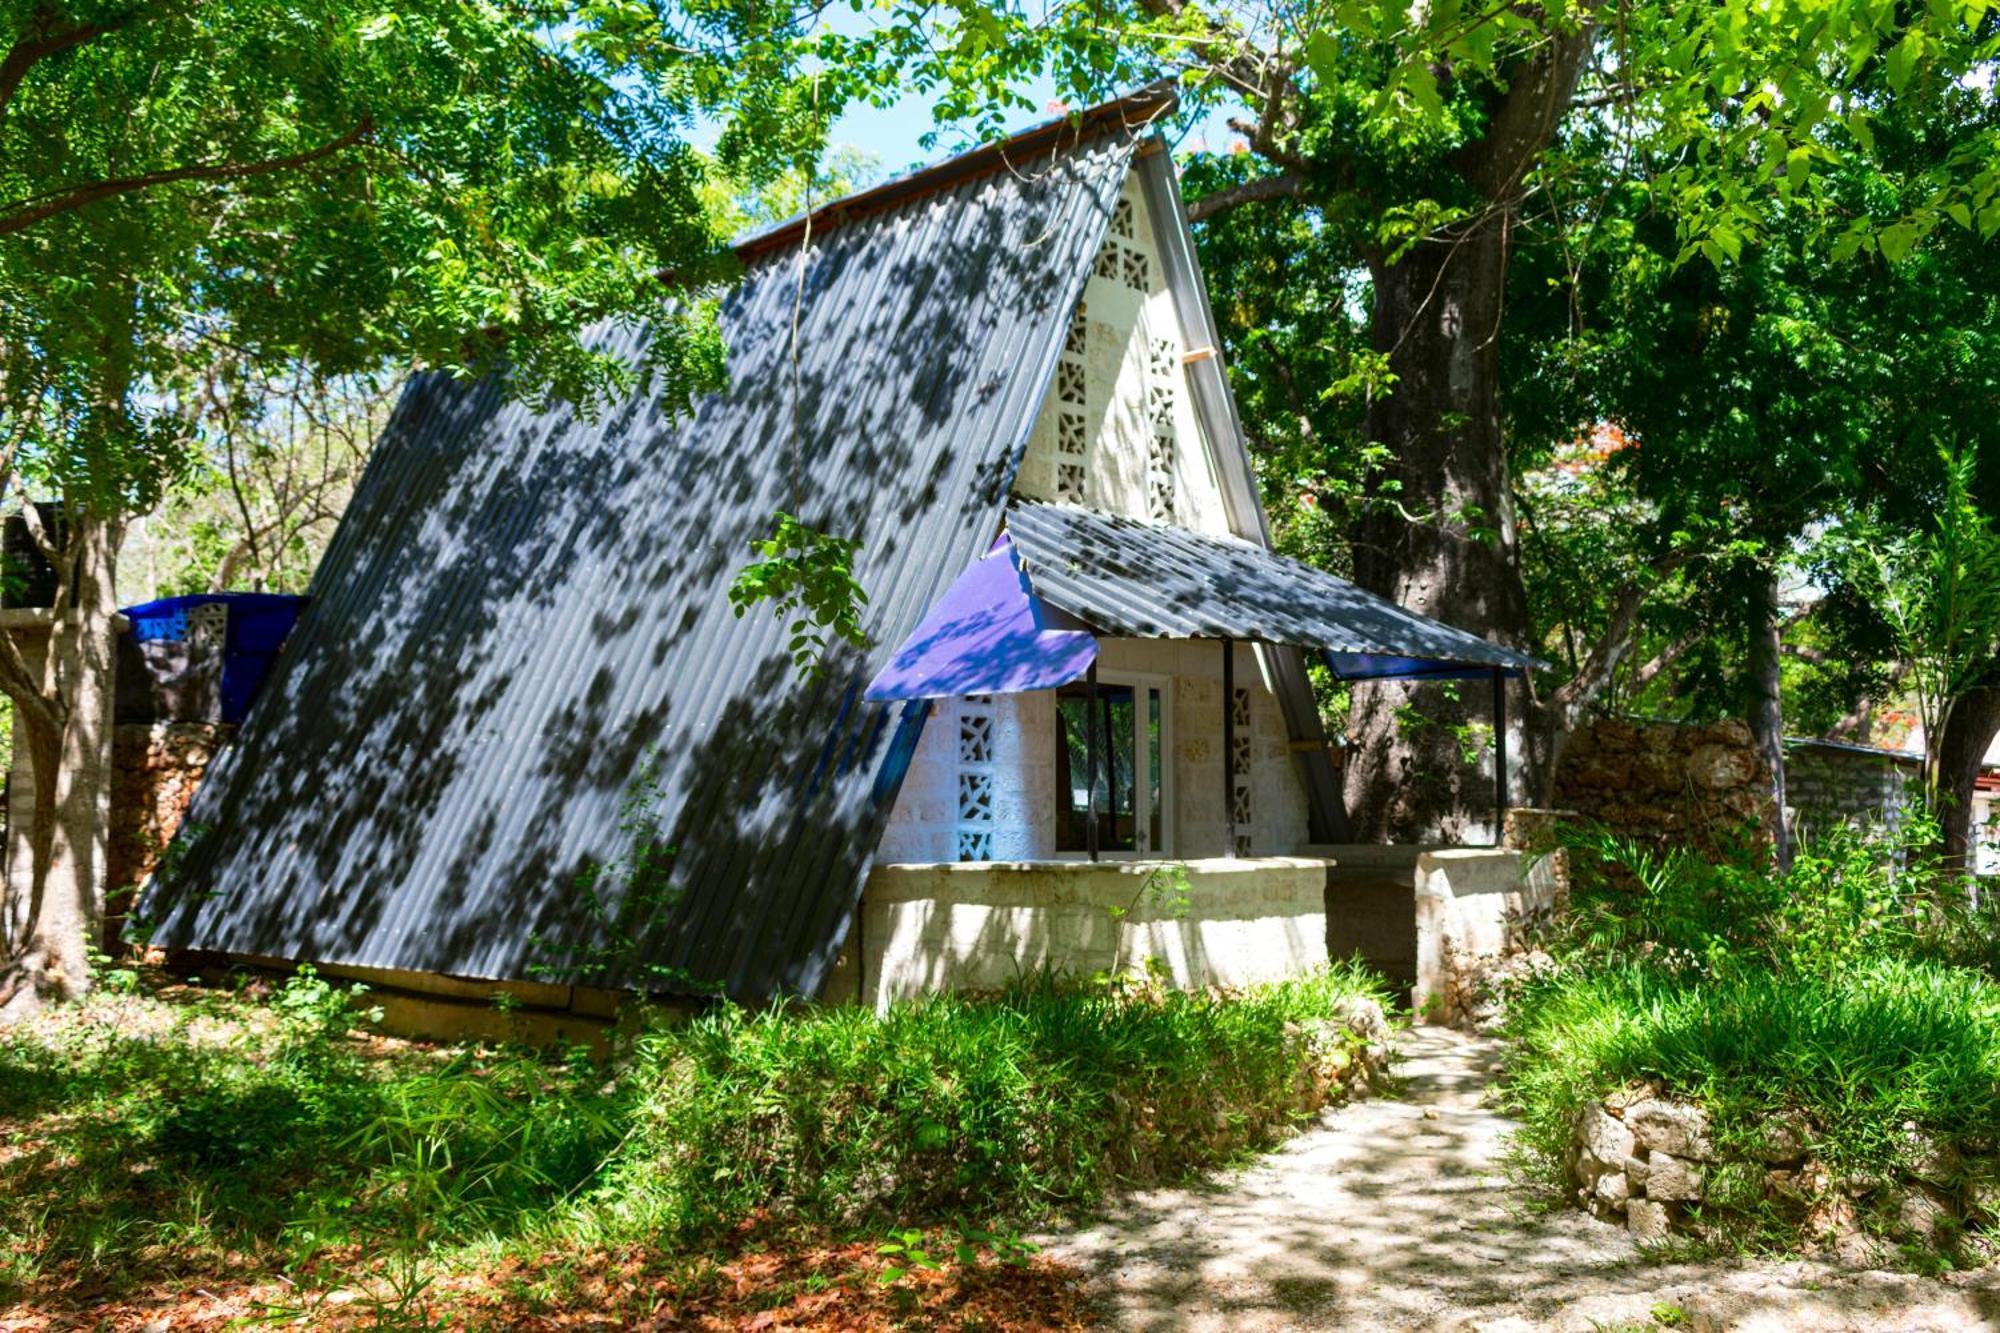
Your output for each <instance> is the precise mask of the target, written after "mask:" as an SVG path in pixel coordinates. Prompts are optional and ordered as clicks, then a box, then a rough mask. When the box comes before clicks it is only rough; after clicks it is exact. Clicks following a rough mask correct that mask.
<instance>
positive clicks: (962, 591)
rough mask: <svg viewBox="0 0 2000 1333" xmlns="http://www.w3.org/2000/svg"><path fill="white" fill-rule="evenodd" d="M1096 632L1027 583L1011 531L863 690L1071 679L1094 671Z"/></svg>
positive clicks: (957, 691) (1010, 689)
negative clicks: (1037, 592) (1044, 600)
mask: <svg viewBox="0 0 2000 1333" xmlns="http://www.w3.org/2000/svg"><path fill="white" fill-rule="evenodd" d="M1096 656H1097V639H1096V637H1095V636H1094V635H1093V634H1092V633H1091V632H1090V630H1089V629H1088V628H1086V627H1084V625H1083V622H1082V621H1080V620H1078V619H1076V617H1074V616H1071V615H1069V614H1067V613H1065V612H1062V611H1058V610H1057V609H1056V608H1054V607H1052V606H1049V605H1048V604H1047V603H1045V602H1043V601H1042V599H1041V598H1039V597H1037V596H1035V593H1034V590H1033V589H1031V588H1030V587H1029V586H1028V576H1027V575H1026V574H1024V573H1022V572H1021V559H1020V557H1019V556H1018V555H1016V554H1015V552H1014V543H1013V542H1012V541H1011V540H1010V539H1008V538H1007V537H1006V536H1004V535H1003V536H1002V537H1001V538H1000V540H999V541H997V542H995V543H993V548H992V549H991V550H990V551H988V552H987V553H986V554H985V555H983V556H981V557H980V558H979V559H977V560H975V561H973V562H972V564H971V565H970V566H968V567H967V568H966V571H965V572H964V573H963V574H960V575H959V576H958V581H957V582H955V583H953V584H952V585H951V587H950V588H948V589H947V590H946V591H945V594H944V596H943V597H940V598H939V599H938V600H937V602H936V603H935V604H934V605H932V607H931V609H930V612H929V613H928V614H927V615H925V616H924V620H923V623H922V624H920V625H918V626H917V628H916V629H915V631H914V632H912V633H911V635H910V637H909V638H907V639H905V640H903V642H902V643H901V644H900V645H899V646H898V647H897V649H896V651H895V652H894V653H893V654H891V656H890V658H889V665H888V666H887V667H885V668H883V670H882V673H881V674H880V675H878V676H876V677H875V679H874V680H872V681H870V682H869V683H868V690H867V693H866V695H865V696H864V697H866V698H868V699H872V700H875V701H877V702H882V701H887V700H892V699H941V698H947V697H953V696H958V695H966V694H1019V693H1021V692H1023V691H1025V690H1048V689H1054V688H1055V687H1056V686H1058V685H1063V684H1067V683H1068V682H1069V681H1072V680H1075V679H1076V678H1077V677H1079V676H1081V675H1082V674H1083V673H1084V672H1085V671H1087V670H1089V668H1090V664H1091V661H1092V660H1093V659H1095V658H1096Z"/></svg>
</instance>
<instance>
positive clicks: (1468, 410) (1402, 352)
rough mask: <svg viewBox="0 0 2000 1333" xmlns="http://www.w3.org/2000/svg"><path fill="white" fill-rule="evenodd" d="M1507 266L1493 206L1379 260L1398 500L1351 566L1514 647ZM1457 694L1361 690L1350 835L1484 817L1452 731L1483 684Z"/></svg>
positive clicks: (1378, 428) (1444, 827) (1382, 409)
mask: <svg viewBox="0 0 2000 1333" xmlns="http://www.w3.org/2000/svg"><path fill="white" fill-rule="evenodd" d="M1506 276H1507V226H1506V223H1505V220H1504V219H1503V218H1502V217H1498V216H1492V217H1488V218H1487V219H1486V220H1484V221H1482V222H1479V223H1475V224H1474V225H1472V226H1471V227H1470V228H1468V229H1467V230H1466V231H1465V232H1464V233H1462V234H1460V235H1458V236H1456V237H1454V238H1450V239H1446V240H1436V241H1432V242H1430V243H1428V244H1425V245H1422V246H1419V247H1417V248H1416V249H1415V250H1413V251H1412V252H1411V253H1410V254H1408V255H1406V256H1404V257H1403V258H1402V259H1401V260H1400V261H1399V262H1398V263H1396V264H1393V265H1388V264H1377V265H1375V266H1374V279H1375V314H1374V342H1375V345H1376V347H1377V348H1378V349H1380V350H1382V351H1385V352H1388V353H1389V354H1390V365H1391V367H1392V368H1393V370H1394V372H1395V374H1396V385H1395V388H1394V390H1393V391H1392V392H1391V393H1390V394H1388V395H1386V396H1384V397H1381V398H1378V399H1377V400H1376V401H1375V402H1374V403H1373V404H1372V405H1371V407H1370V411H1369V421H1368V425H1369V435H1370V437H1371V438H1373V439H1375V440H1376V441H1378V442H1380V443H1382V444H1384V445H1387V446H1388V448H1389V450H1390V452H1391V454H1392V458H1393V461H1392V462H1391V464H1390V465H1389V468H1388V471H1387V474H1386V475H1385V477H1384V478H1383V480H1384V481H1385V482H1388V483H1392V488H1391V489H1389V490H1388V491H1387V492H1386V494H1385V496H1384V500H1385V501H1389V500H1393V503H1387V502H1385V503H1381V504H1376V505H1372V506H1370V507H1369V509H1368V510H1367V513H1366V516H1365V517H1364V518H1363V519H1362V521H1361V523H1360V524H1359V527H1358V530H1357V532H1356V533H1355V535H1354V572H1355V579H1356V582H1358V583H1360V584H1361V586H1363V587H1364V588H1368V589H1369V590H1371V591H1373V592H1378V593H1380V594H1382V595H1383V596H1384V597H1387V598H1389V599H1390V600H1391V601H1394V602H1397V603H1400V604H1401V605H1403V606H1407V607H1409V608H1410V609H1412V610H1414V611H1419V612H1422V613H1423V614H1424V615H1427V616H1431V617H1433V618H1434V619H1437V620H1442V621H1444V622H1445V623H1446V624H1450V625H1459V626H1462V627H1464V628H1467V629H1471V630H1473V631H1474V632H1477V633H1484V634H1486V635H1488V636H1489V637H1492V638H1495V639H1498V640H1500V641H1502V642H1505V643H1510V644H1516V645H1518V644H1524V643H1526V642H1527V640H1528V636H1529V625H1528V603H1527V594H1526V592H1525V590H1524V588H1523V586H1522V583H1521V570H1520V564H1519V553H1518V550H1517V546H1516V541H1515V531H1514V516H1513V506H1512V501H1511V498H1510V492H1509V485H1508V475H1507V458H1506V450H1505V445H1504V442H1503V440H1502V438H1501V433H1500V392H1499V391H1500V346H1499V337H1498V335H1499V329H1500V315H1501V298H1502V294H1503V292H1504V289H1505V285H1506ZM1480 529H1484V530H1485V531H1484V532H1481V531H1479V530H1480ZM1457 693H1459V691H1458V690H1457V689H1455V688H1454V687H1451V686H1438V685H1408V684H1402V683H1384V684H1379V685H1361V686H1357V687H1356V689H1355V704H1354V714H1353V719H1352V723H1351V735H1352V739H1353V743H1354V744H1355V746H1356V753H1355V755H1354V758H1353V760H1352V761H1351V762H1350V763H1349V765H1348V786H1347V801H1348V809H1349V811H1350V814H1351V818H1352V820H1353V823H1354V829H1355V832H1356V834H1357V835H1358V836H1361V837H1363V838H1365V839H1374V840H1390V841H1399V842H1411V841H1418V840H1430V839H1433V838H1442V839H1444V840H1447V841H1449V840H1454V839H1458V838H1461V837H1463V836H1465V835H1466V833H1467V832H1468V830H1467V828H1466V824H1467V823H1468V822H1469V821H1471V820H1474V819H1479V820H1482V821H1483V819H1484V818H1485V817H1486V815H1485V811H1484V806H1485V805H1487V804H1489V803H1490V802H1488V801H1486V800H1482V799H1481V797H1482V796H1483V795H1484V794H1485V793H1487V792H1490V791H1491V790H1492V787H1491V784H1490V781H1487V780H1483V779H1477V775H1476V773H1475V771H1474V770H1473V769H1472V768H1471V767H1470V766H1469V765H1467V764H1466V763H1465V762H1464V759H1463V757H1462V754H1461V749H1460V740H1459V728H1461V727H1463V726H1464V725H1466V724H1467V723H1469V722H1471V721H1473V720H1475V719H1479V718H1483V715H1484V713H1485V700H1484V693H1483V692H1482V691H1480V690H1477V689H1474V688H1472V687H1467V689H1466V691H1465V697H1464V698H1463V699H1454V698H1453V697H1452V696H1453V695H1455V694H1457ZM1475 696H1477V697H1475Z"/></svg>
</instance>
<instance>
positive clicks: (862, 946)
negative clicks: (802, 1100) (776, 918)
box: [823, 856, 1329, 1011]
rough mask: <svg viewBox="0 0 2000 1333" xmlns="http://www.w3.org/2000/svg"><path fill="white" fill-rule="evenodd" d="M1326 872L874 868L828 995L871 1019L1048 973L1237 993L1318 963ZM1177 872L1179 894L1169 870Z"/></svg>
mask: <svg viewBox="0 0 2000 1333" xmlns="http://www.w3.org/2000/svg"><path fill="white" fill-rule="evenodd" d="M1328 864H1329V863H1328V862H1326V861H1324V860H1319V859H1315V858H1310V857H1293V856H1273V857H1258V858H1255V859H1249V860H1242V859H1233V858H1228V859H1215V860H1199V861H1190V862H1187V863H1186V864H1185V866H1184V867H1179V866H1177V864H1176V863H1173V862H1157V861H1155V862H1148V861H1100V862H1097V863H1095V864H1093V863H1090V862H1087V861H1012V862H1010V861H989V862H960V863H950V862H947V863H939V864H934V865H886V866H877V867H876V868H875V869H874V871H873V872H872V873H871V874H870V875H869V876H868V883H867V886H866V888H865V889H864V891H863V893H862V899H861V910H860V913H859V915H858V916H857V918H856V920H855V923H854V925H853V928H852V929H851V931H850V933H849V935H848V939H847V949H846V952H845V953H844V954H843V956H842V958H841V960H840V963H839V965H838V966H837V967H836V969H835V972H834V975H833V977H832V978H831V979H830V980H829V981H828V983H827V987H826V990H825V993H824V996H823V998H824V999H826V1000H828V1001H830V1002H835V1003H841V1002H852V1003H858V1004H863V1005H867V1006H868V1007H870V1008H873V1009H875V1010H877V1011H880V1010H883V1009H885V1008H887V1006H888V1005H889V1004H890V1003H892V1002H893V1001H896V1000H899V999H908V998H912V997H915V996H919V995H926V994H931V993H934V992H938V991H994V990H1000V989H1002V988H1004V987H1006V986H1008V985H1011V984H1012V983H1013V982H1015V981H1017V980H1019V979H1020V978H1023V977H1032V976H1034V975H1036V974H1037V973H1040V972H1043V971H1045V970H1046V971H1050V972H1054V973H1058V974H1062V975H1067V976H1070V977H1073V978H1087V977H1090V976H1092V975H1095V974H1098V973H1111V974H1122V973H1129V972H1144V971H1149V970H1150V971H1155V972H1157V973H1158V974H1159V975H1160V976H1161V977H1162V979H1163V980H1165V981H1167V982H1168V983H1169V984H1171V985H1174V986H1180V987H1187V988H1199V987H1205V986H1245V985H1251V984H1254V983H1257V982H1264V981H1276V980H1279V979H1281V978H1284V977H1289V976H1296V975H1298V974H1299V973H1301V972H1304V971H1307V970H1308V969H1310V968H1313V967H1316V966H1319V965H1321V964H1323V963H1325V962H1326V960H1327V955H1326V878H1327V869H1328ZM1176 869H1184V870H1185V872H1186V881H1185V883H1186V889H1185V892H1184V893H1183V892H1182V891H1181V890H1180V889H1179V888H1178V887H1177V886H1176V883H1175V880H1174V878H1173V872H1174V871H1175V870H1176Z"/></svg>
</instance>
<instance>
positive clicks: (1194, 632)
mask: <svg viewBox="0 0 2000 1333" xmlns="http://www.w3.org/2000/svg"><path fill="white" fill-rule="evenodd" d="M1007 531H1008V532H1009V533H1010V534H1011V535H1012V537H1013V539H1014V546H1015V549H1016V550H1018V551H1019V552H1020V553H1021V561H1022V565H1023V567H1024V568H1025V569H1026V571H1027V574H1028V582H1029V583H1030V584H1031V585H1032V586H1033V587H1034V590H1035V592H1036V594H1037V595H1038V596H1040V597H1042V598H1043V599H1045V600H1046V601H1048V602H1049V603H1050V604H1051V605H1053V606H1056V607H1058V608H1060V609H1061V610H1064V611H1067V612H1069V613H1070V614H1071V615H1074V616H1077V617H1078V618H1080V619H1082V620H1085V621H1088V622H1089V623H1090V624H1092V625H1094V626H1096V627H1097V628H1098V629H1099V630H1101V631H1104V632H1107V633H1111V634H1116V635H1122V636H1125V637H1130V638H1137V639H1242V640H1245V641H1248V642H1253V643H1276V644H1290V645H1293V646H1296V647H1301V648H1313V649H1320V650H1323V651H1326V652H1332V653H1367V654H1378V655H1381V656H1385V657H1401V658H1414V659H1420V660H1424V661H1435V662H1456V663H1466V664H1471V665H1478V666H1488V667H1493V666H1498V667H1504V668H1507V669H1510V670H1519V669H1526V668H1528V667H1531V666H1534V665H1536V662H1535V660H1534V659H1533V658H1531V657H1529V656H1528V655H1527V654H1525V653H1519V652H1515V651H1514V650H1513V649H1511V648H1503V647H1501V646H1500V645H1499V644H1496V643H1488V642H1487V641H1486V640H1485V639H1482V638H1480V637H1479V636H1478V635H1476V634H1468V633H1467V632H1466V631H1464V630H1461V629H1453V628H1452V627H1451V626H1449V625H1446V624H1442V623H1440V622H1438V621H1435V620H1431V619H1429V618H1427V617H1425V616H1420V615H1418V614H1417V613H1416V612H1414V611H1407V610H1405V609H1403V608H1402V607H1400V606H1397V605H1396V604H1395V603H1394V602H1391V601H1388V600H1386V599H1384V598H1381V597H1377V596H1376V595H1375V594H1374V593H1371V592H1364V591H1363V590H1362V589H1360V588H1357V587H1355V586H1354V585H1353V584H1351V583H1349V582H1347V580H1345V579H1340V578H1335V577H1334V576H1333V575H1331V574H1328V573H1327V572H1325V571H1324V570H1319V569H1314V568H1313V567H1312V566H1311V565H1308V564H1304V563H1303V562H1301V561H1298V560H1294V559H1292V558H1291V557H1290V556H1284V555H1279V554H1278V553H1276V552H1275V551H1271V550H1267V549H1266V548H1264V547H1262V546H1257V545H1253V544H1252V543H1250V542H1247V541H1243V540H1241V539H1239V538H1235V537H1214V536H1208V535H1206V534H1204V533H1199V532H1190V531H1189V530H1188V529H1186V528H1176V527H1168V526H1165V525H1162V524H1157V523H1147V522H1142V521H1141V520H1139V519H1133V518H1121V517H1118V516H1116V515H1113V514H1105V513H1100V512H1098V511H1096V510H1094V509H1082V508H1078V507H1076V506H1074V505H1063V504H1049V503H1045V502H1042V501H1034V500H1016V501H1015V502H1014V503H1013V504H1011V505H1009V506H1008V509H1007Z"/></svg>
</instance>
